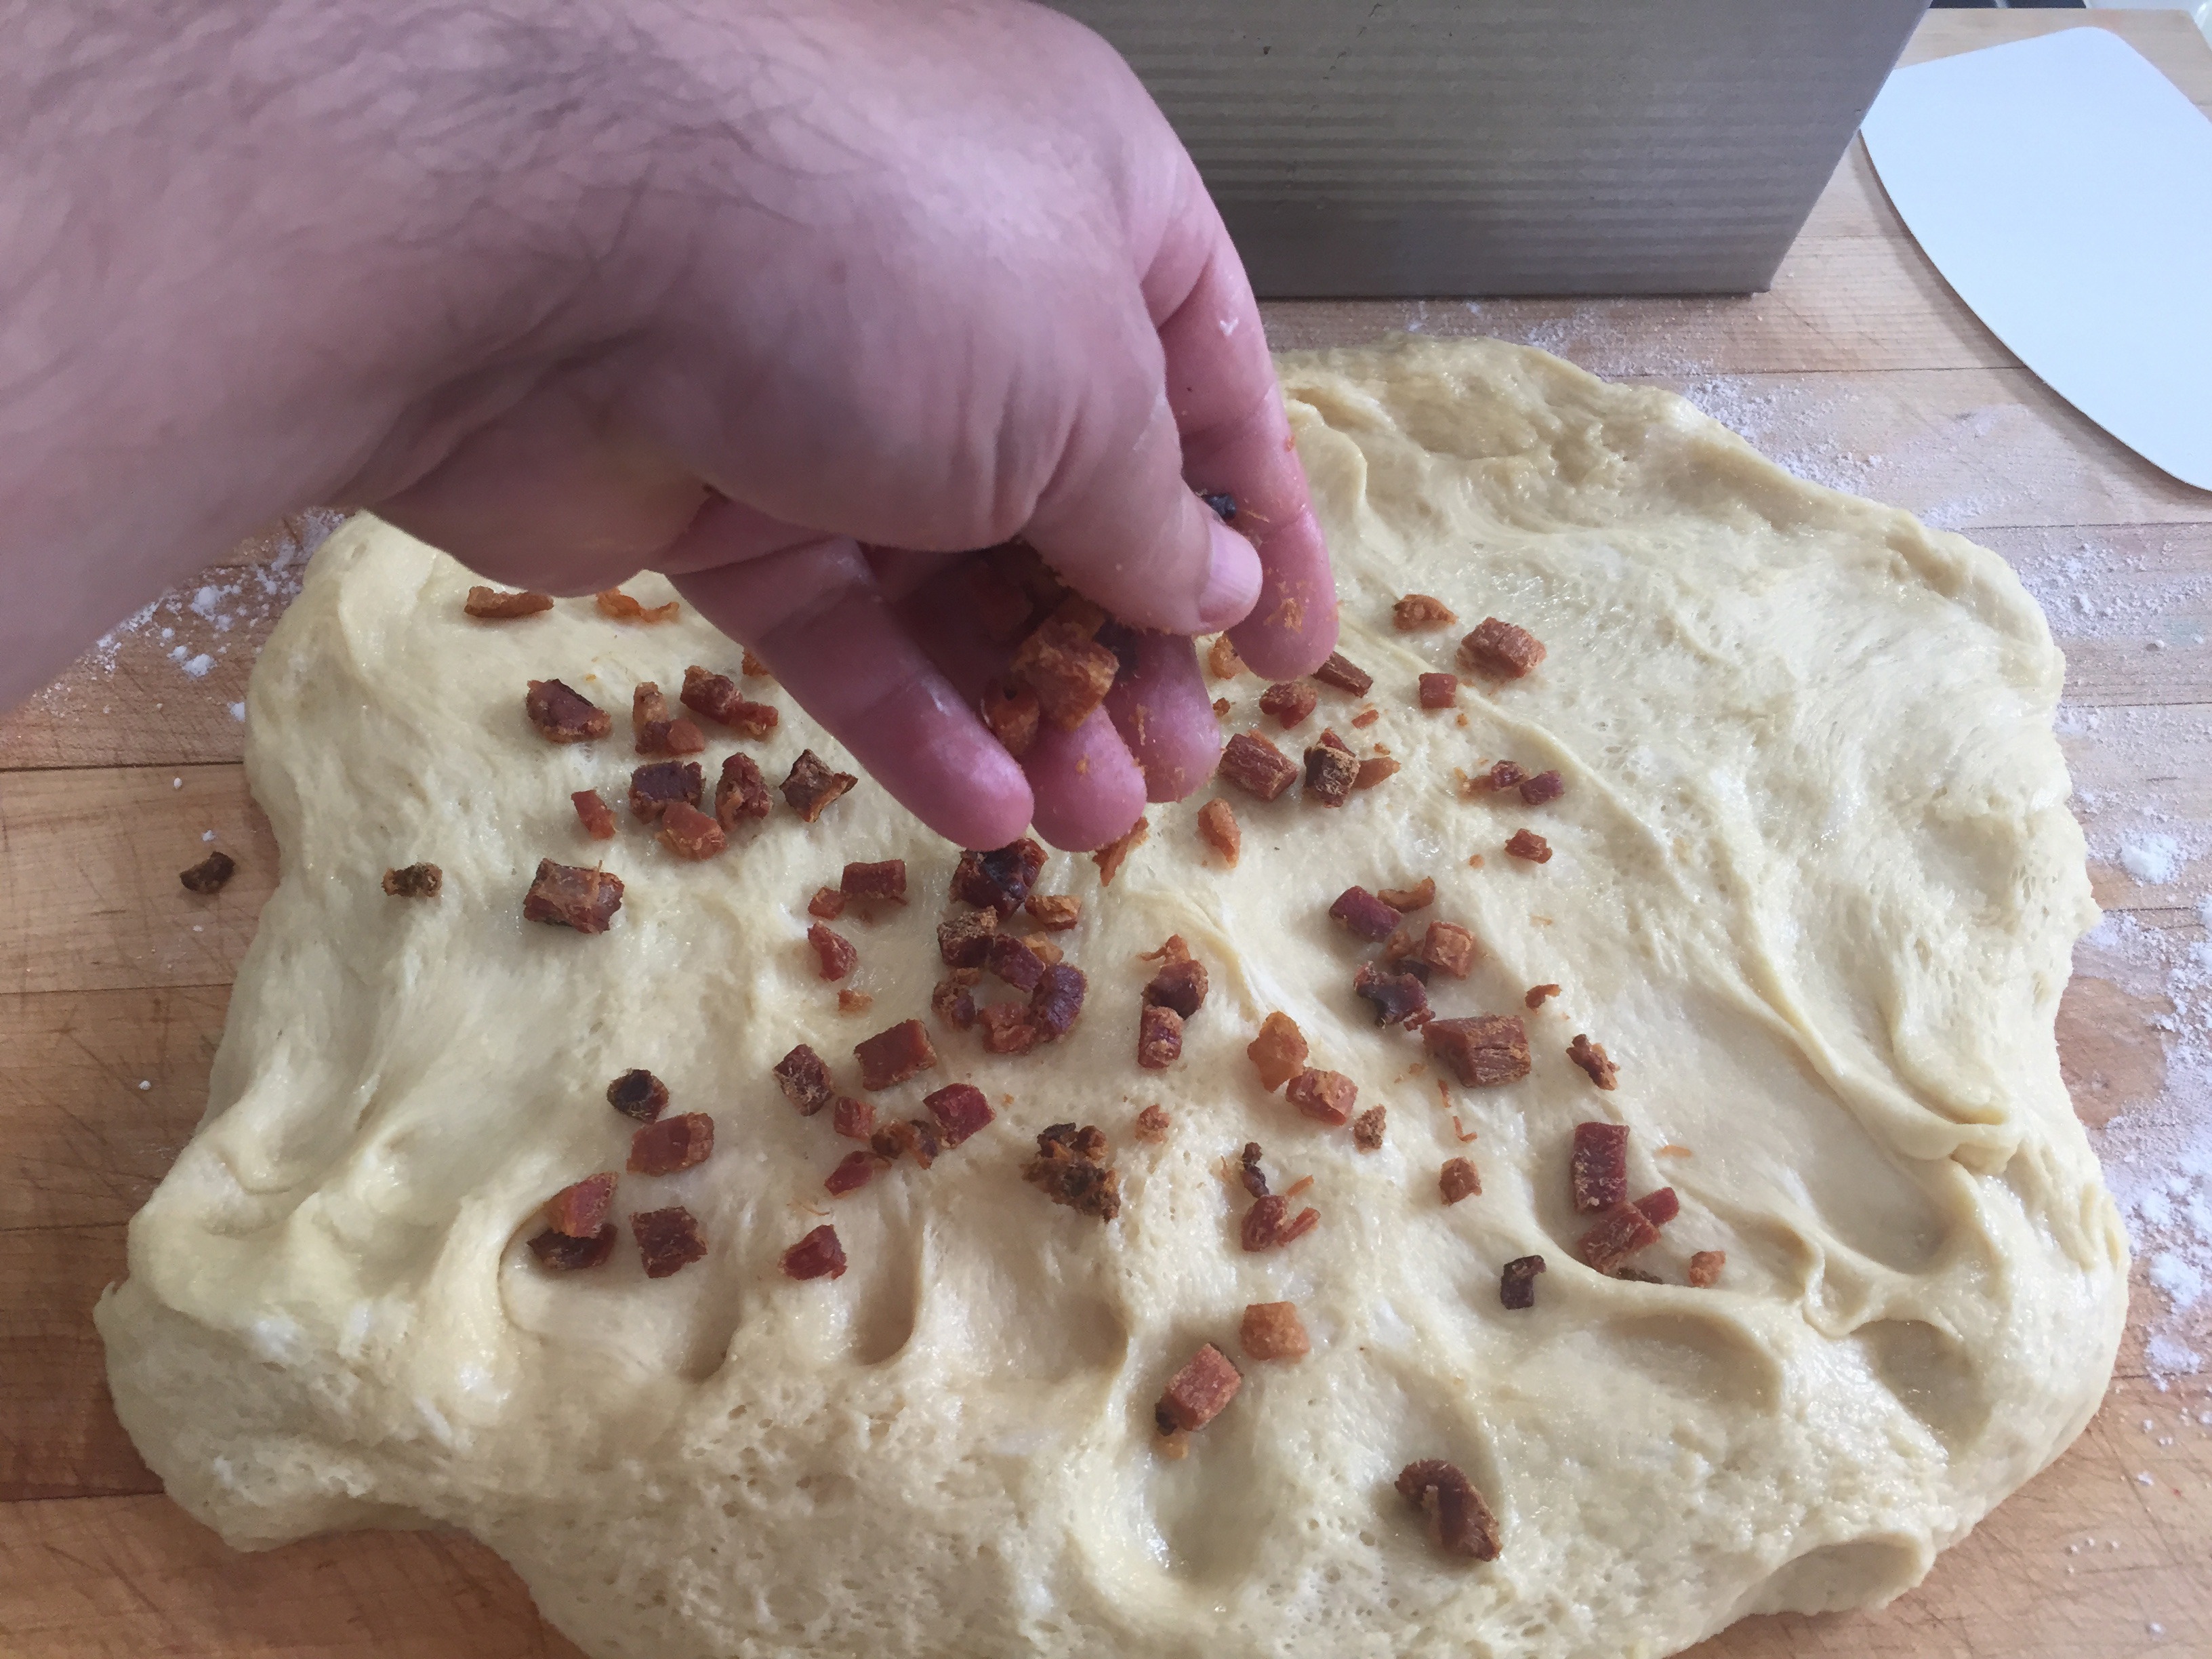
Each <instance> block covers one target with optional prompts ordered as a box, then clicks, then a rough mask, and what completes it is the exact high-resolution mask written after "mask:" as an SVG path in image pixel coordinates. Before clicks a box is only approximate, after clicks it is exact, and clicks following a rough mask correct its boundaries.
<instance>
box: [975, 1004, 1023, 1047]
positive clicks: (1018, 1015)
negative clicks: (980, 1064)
mask: <svg viewBox="0 0 2212 1659" xmlns="http://www.w3.org/2000/svg"><path fill="white" fill-rule="evenodd" d="M975 1018H976V1020H977V1021H978V1022H979V1023H980V1024H981V1025H982V1027H983V1048H984V1049H985V1051H986V1052H987V1053H989V1054H1027V1053H1029V1051H1030V1049H1031V1048H1035V1047H1036V1041H1037V1028H1036V1022H1035V1021H1033V1020H1031V1019H1030V1011H1029V1009H1028V1008H1027V1007H1026V1006H1024V1005H1023V1004H1021V1003H1018V1002H994V1003H989V1004H987V1005H986V1006H983V1007H981V1008H978V1009H977V1010H976V1011H975Z"/></svg>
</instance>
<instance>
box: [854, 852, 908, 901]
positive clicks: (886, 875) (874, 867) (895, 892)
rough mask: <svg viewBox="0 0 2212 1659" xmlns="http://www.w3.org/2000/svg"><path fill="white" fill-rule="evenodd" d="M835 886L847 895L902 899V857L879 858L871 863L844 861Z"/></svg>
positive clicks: (904, 871)
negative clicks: (845, 864) (846, 863)
mask: <svg viewBox="0 0 2212 1659" xmlns="http://www.w3.org/2000/svg"><path fill="white" fill-rule="evenodd" d="M837 890H838V892H839V893H841V894H842V895H843V896H845V897H847V898H848V899H882V900H884V901H886V902H891V903H896V904H904V903H905V902H906V860H904V859H881V860H878V861H876V862H875V863H873V864H848V865H847V866H845V868H844V871H843V873H842V874H841V875H840V876H839V877H838V878H837Z"/></svg>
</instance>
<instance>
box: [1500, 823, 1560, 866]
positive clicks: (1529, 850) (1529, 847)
mask: <svg viewBox="0 0 2212 1659" xmlns="http://www.w3.org/2000/svg"><path fill="white" fill-rule="evenodd" d="M1505 850H1506V852H1508V853H1509V854H1511V855H1512V856H1513V857H1515V858H1516V859H1526V860H1528V862H1529V863H1531V864H1549V863H1550V862H1551V861H1552V843H1551V842H1547V841H1546V840H1545V839H1544V838H1543V837H1542V836H1540V835H1538V834H1537V833H1536V832H1535V831H1534V830H1533V829H1516V830H1515V831H1514V832H1513V834H1512V836H1510V838H1509V839H1508V840H1507V842H1506V843H1505Z"/></svg>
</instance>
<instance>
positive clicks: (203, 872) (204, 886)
mask: <svg viewBox="0 0 2212 1659" xmlns="http://www.w3.org/2000/svg"><path fill="white" fill-rule="evenodd" d="M429 867H432V868H435V866H429ZM237 873H238V860H236V859H234V858H233V857H231V855H230V854H228V853H210V854H208V855H207V856H206V857H205V858H204V859H202V860H200V861H199V862H198V863H197V864H195V865H194V866H192V867H191V869H189V870H180V871H179V872H177V879H178V880H179V881H180V882H182V883H184V884H185V890H186V891H188V892H193V893H220V892H221V891H222V890H223V884H225V883H226V882H228V880H229V879H230V878H232V877H233V876H234V875H236V874H237ZM385 879H386V882H387V883H388V882H389V881H390V880H391V873H390V872H386V876H385ZM385 890H386V892H390V891H391V888H390V887H389V886H388V885H387V886H386V889H385Z"/></svg>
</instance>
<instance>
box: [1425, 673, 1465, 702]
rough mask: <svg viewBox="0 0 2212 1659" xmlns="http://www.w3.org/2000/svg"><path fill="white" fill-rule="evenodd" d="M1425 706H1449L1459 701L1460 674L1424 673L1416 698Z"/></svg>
mask: <svg viewBox="0 0 2212 1659" xmlns="http://www.w3.org/2000/svg"><path fill="white" fill-rule="evenodd" d="M1416 701H1418V702H1419V704H1420V706H1421V707H1422V708H1450V707H1451V706H1452V705H1453V704H1454V703H1455V702H1458V701H1459V676H1458V675H1456V674H1424V675H1422V676H1421V678H1420V685H1419V696H1418V698H1417V699H1416Z"/></svg>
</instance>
